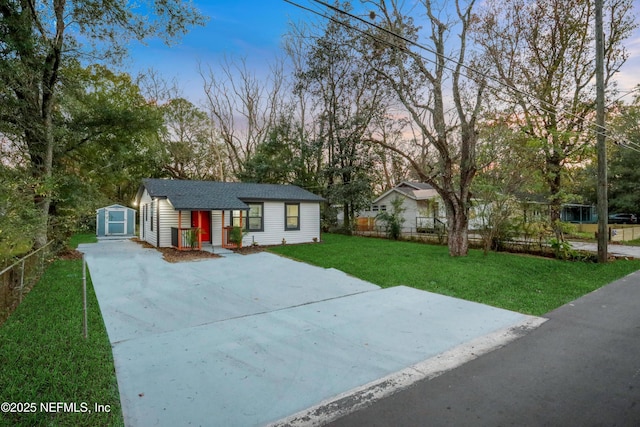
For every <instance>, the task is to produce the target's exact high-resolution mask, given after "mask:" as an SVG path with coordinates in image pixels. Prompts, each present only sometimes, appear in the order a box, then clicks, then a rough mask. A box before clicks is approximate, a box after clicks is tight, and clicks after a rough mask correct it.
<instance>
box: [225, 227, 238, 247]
mask: <svg viewBox="0 0 640 427" xmlns="http://www.w3.org/2000/svg"><path fill="white" fill-rule="evenodd" d="M232 232H233V226H227V227H222V247H223V248H225V249H236V248H241V247H242V239H241V240H240V242H239V243H235V242H232V241H231V233H232Z"/></svg>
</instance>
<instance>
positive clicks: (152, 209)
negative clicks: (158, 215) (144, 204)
mask: <svg viewBox="0 0 640 427" xmlns="http://www.w3.org/2000/svg"><path fill="white" fill-rule="evenodd" d="M154 213H155V203H153V200H152V201H151V231H153V214H154Z"/></svg>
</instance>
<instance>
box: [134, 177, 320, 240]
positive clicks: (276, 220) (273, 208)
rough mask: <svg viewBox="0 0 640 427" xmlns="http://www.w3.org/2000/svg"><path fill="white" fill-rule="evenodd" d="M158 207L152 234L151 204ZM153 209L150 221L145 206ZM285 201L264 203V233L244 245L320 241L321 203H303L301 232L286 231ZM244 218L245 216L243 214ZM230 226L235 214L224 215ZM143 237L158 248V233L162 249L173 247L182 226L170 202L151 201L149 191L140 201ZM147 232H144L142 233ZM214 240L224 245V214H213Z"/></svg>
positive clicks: (185, 216)
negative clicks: (173, 232)
mask: <svg viewBox="0 0 640 427" xmlns="http://www.w3.org/2000/svg"><path fill="white" fill-rule="evenodd" d="M153 203H154V204H155V209H154V212H155V213H154V218H153V231H151V204H153ZM145 204H146V205H147V206H148V208H147V209H149V210H148V212H147V217H148V219H147V218H145V216H144V208H143V206H144V205H145ZM284 206H285V204H284V202H264V210H263V221H264V231H261V232H251V233H247V234H246V235H245V236H244V239H243V241H242V243H243V245H244V246H247V245H251V244H252V243H253V242H255V243H257V244H260V245H279V244H281V243H282V239H285V240H286V242H287V243H288V244H289V243H292V244H293V243H307V242H313V239H314V238H316V239H318V240H320V204H319V203H311V202H307V203H305V202H300V230H290V231H287V230H285V228H284V222H285V212H284ZM158 215H160V218H159V221H160V230H159V233H158V227H157V224H158V217H157V216H158ZM243 216H244V215H243ZM224 217H225V218H224V219H225V223H226V225H229V224H230V223H231V212H230V211H225V212H224ZM139 218H140V227H139V230H140V238H141V239H142V240H144V241H146V242H148V243H150V244H152V245H153V246H158V234H159V237H160V246H161V247H170V246H171V227H177V226H178V211H176V210H175V209H174V208H173V206H172V205H171V203H169V201H167V200H166V199H156V200H155V201H154V200H152V199H151V197H150V196H149V193H147V191H146V190H145V191H144V193H143V194H142V197H141V198H140V216H139ZM182 227H183V228H188V227H191V213H190V211H182ZM142 230H144V233H143V232H142ZM211 239H212V242H213V245H214V246H220V245H221V244H222V212H221V211H213V212H211Z"/></svg>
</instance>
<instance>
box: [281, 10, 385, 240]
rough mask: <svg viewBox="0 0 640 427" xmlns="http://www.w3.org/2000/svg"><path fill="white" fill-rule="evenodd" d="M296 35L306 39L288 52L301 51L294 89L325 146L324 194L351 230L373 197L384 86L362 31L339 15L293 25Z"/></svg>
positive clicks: (301, 39) (300, 39)
mask: <svg viewBox="0 0 640 427" xmlns="http://www.w3.org/2000/svg"><path fill="white" fill-rule="evenodd" d="M345 7H347V8H348V7H349V6H348V5H345ZM292 34H294V35H295V37H297V39H298V41H305V42H306V46H303V47H302V48H300V49H298V50H297V51H293V49H289V52H290V54H292V53H295V54H297V56H296V57H294V58H293V63H294V64H295V65H296V71H297V72H296V75H295V91H296V93H297V94H298V95H299V97H300V100H301V102H302V106H303V108H304V109H305V110H304V111H307V107H309V110H310V111H311V112H312V114H313V123H314V124H315V126H316V130H315V131H314V134H315V137H316V139H317V141H318V145H320V144H321V145H322V147H323V151H324V158H325V162H324V167H323V168H322V170H323V175H324V181H325V183H326V190H325V195H326V197H327V200H328V204H329V205H341V206H342V212H343V218H344V222H343V225H344V228H345V230H350V229H351V226H352V219H353V218H354V216H355V213H356V212H357V211H358V210H360V209H361V208H362V207H363V206H365V205H368V204H369V202H370V198H371V176H372V174H371V173H370V169H371V166H372V160H373V159H372V150H371V146H370V144H369V143H368V142H366V140H367V139H368V138H367V135H368V134H369V132H370V129H371V127H372V126H373V121H374V118H376V117H377V116H380V115H381V111H383V110H384V104H383V101H384V99H383V98H384V90H383V87H382V86H381V85H380V82H379V81H378V79H377V77H376V74H375V72H373V70H371V69H369V68H368V67H367V66H366V65H367V64H366V62H365V61H364V58H363V57H362V55H361V54H360V50H361V48H362V46H361V45H362V43H363V40H362V38H361V37H360V34H359V33H358V32H357V31H354V29H353V28H352V27H351V24H350V23H349V19H348V18H345V17H344V16H342V15H341V14H340V13H335V14H334V16H333V17H332V18H331V19H330V20H329V21H328V22H327V23H326V25H324V26H321V27H318V28H292ZM297 46H300V45H297ZM305 102H308V104H307V103H305Z"/></svg>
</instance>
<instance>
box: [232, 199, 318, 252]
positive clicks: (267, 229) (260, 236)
mask: <svg viewBox="0 0 640 427" xmlns="http://www.w3.org/2000/svg"><path fill="white" fill-rule="evenodd" d="M284 205H285V204H284V202H264V214H263V215H264V217H263V221H264V231H261V232H251V233H247V234H246V235H245V236H244V239H243V240H242V244H243V245H244V246H247V245H251V244H252V243H253V242H255V243H257V244H259V245H279V244H281V243H282V239H285V240H286V242H287V244H289V243H308V242H313V239H314V238H316V239H318V241H319V240H320V204H319V203H304V202H300V230H285V229H284V219H285V213H284ZM225 219H226V218H225Z"/></svg>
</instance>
